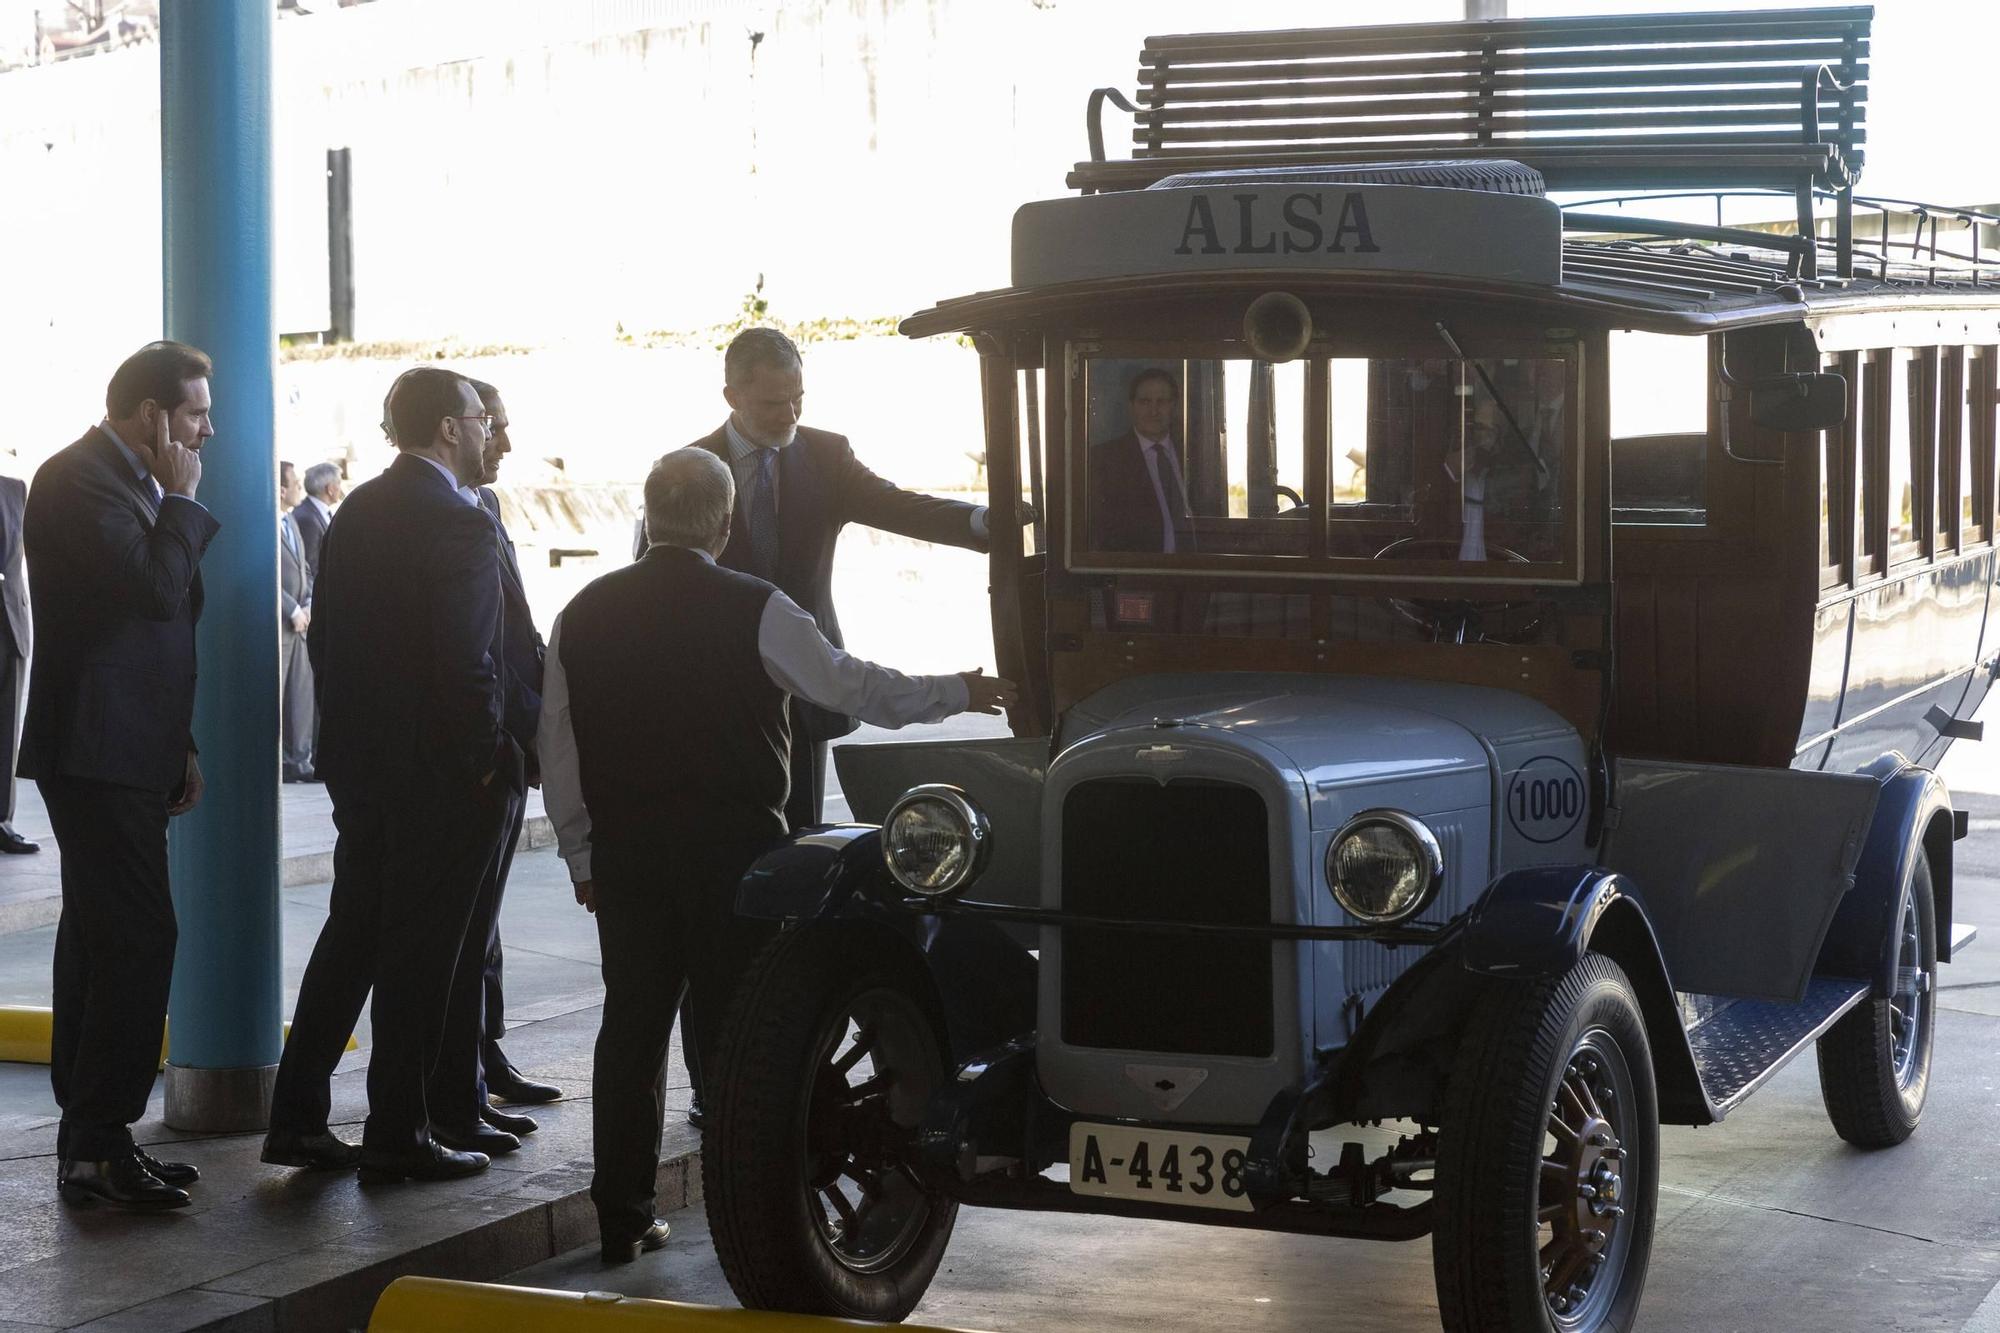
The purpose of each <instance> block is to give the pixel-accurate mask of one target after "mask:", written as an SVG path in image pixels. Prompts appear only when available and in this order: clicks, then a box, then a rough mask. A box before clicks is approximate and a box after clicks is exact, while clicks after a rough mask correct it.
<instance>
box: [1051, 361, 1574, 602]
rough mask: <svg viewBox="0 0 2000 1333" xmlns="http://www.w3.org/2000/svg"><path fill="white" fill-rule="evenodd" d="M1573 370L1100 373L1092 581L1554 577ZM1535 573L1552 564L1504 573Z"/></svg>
mask: <svg viewBox="0 0 2000 1333" xmlns="http://www.w3.org/2000/svg"><path fill="white" fill-rule="evenodd" d="M1571 366H1572V363H1571V362H1570V361H1569V360H1568V359H1566V358H1564V357H1562V356H1543V357H1453V356H1449V355H1445V356H1437V357H1427V356H1401V357H1372V358H1343V357H1321V358H1317V359H1308V360H1302V361H1293V362H1287V363H1285V364H1282V365H1273V364H1272V363H1270V362H1266V361H1258V360H1254V359H1251V358H1247V357H1245V358H1230V357H1214V358H1172V359H1168V358H1160V357H1139V356H1121V357H1110V356H1093V357H1090V358H1087V359H1086V361H1085V362H1084V366H1083V372H1084V381H1085V390H1086V393H1085V401H1086V413H1087V424H1086V423H1079V425H1082V426H1084V429H1085V434H1086V437H1087V443H1086V449H1085V452H1084V457H1083V460H1082V461H1083V462H1084V466H1082V467H1081V468H1076V469H1073V471H1072V477H1073V478H1074V481H1073V484H1074V483H1075V482H1081V484H1082V487H1083V491H1084V495H1083V498H1082V503H1080V504H1074V503H1073V504H1072V513H1073V514H1074V515H1075V516H1076V519H1075V520H1073V523H1074V524H1075V526H1073V529H1072V530H1073V532H1075V535H1076V540H1075V541H1074V543H1073V550H1074V551H1075V552H1077V553H1078V554H1080V555H1081V556H1082V557H1083V559H1082V560H1081V561H1079V562H1078V563H1079V564H1080V566H1081V567H1084V568H1089V567H1091V558H1092V557H1094V556H1102V557H1106V559H1105V560H1104V562H1103V563H1104V567H1106V568H1112V569H1131V568H1135V567H1147V568H1155V569H1172V568H1197V567H1214V566H1215V565H1216V564H1217V561H1216V559H1215V558H1216V557H1222V558H1224V559H1225V561H1227V562H1228V563H1233V564H1243V563H1244V562H1245V561H1246V560H1248V559H1250V558H1257V563H1258V564H1260V565H1261V564H1262V563H1263V561H1265V560H1269V561H1276V562H1279V566H1278V567H1279V568H1280V569H1282V567H1283V562H1286V561H1293V560H1297V561H1312V562H1313V563H1315V564H1318V563H1319V562H1341V563H1342V564H1345V563H1346V562H1350V561H1367V562H1371V564H1373V563H1374V562H1390V561H1399V562H1424V563H1425V564H1427V565H1431V566H1437V565H1440V564H1443V565H1449V566H1454V567H1462V566H1480V567H1481V569H1480V571H1479V574H1480V576H1481V577H1486V578H1491V577H1500V578H1506V577H1509V576H1510V575H1513V576H1518V577H1546V576H1547V573H1548V571H1547V568H1546V567H1547V566H1548V565H1549V564H1551V563H1560V562H1562V561H1563V560H1564V559H1565V547H1566V544H1567V543H1568V542H1569V540H1570V539H1569V538H1568V537H1567V536H1566V533H1568V532H1570V531H1571V528H1570V520H1571V519H1572V518H1573V517H1574V516H1573V515H1572V514H1571V513H1569V512H1568V510H1569V508H1570V506H1569V505H1568V504H1566V502H1565V498H1564V497H1565V495H1566V494H1568V493H1571V492H1573V490H1574V482H1573V477H1574V468H1573V460H1572V459H1571V458H1570V453H1571V449H1572V446H1571V443H1570V441H1571V437H1572V435H1573V433H1574V432H1573V429H1572V426H1571V423H1570V422H1569V420H1568V412H1569V403H1570V400H1571V396H1572V395H1571V391H1570V385H1571ZM1315 490H1319V491H1320V492H1321V494H1319V495H1315V494H1314V492H1315ZM1077 527H1080V528H1081V531H1080V532H1079V531H1076V528H1077ZM1134 557H1146V558H1145V559H1143V560H1136V559H1135V558H1134ZM1530 564H1532V565H1539V566H1543V569H1541V570H1540V571H1537V572H1535V573H1534V574H1532V575H1531V574H1530V571H1528V570H1526V569H1523V570H1520V571H1518V574H1517V575H1514V572H1513V571H1509V570H1508V569H1507V568H1506V566H1509V565H1530ZM1470 573H1471V571H1470V570H1461V571H1460V574H1461V575H1464V574H1470ZM1445 576H1446V577H1451V576H1453V575H1451V574H1450V573H1449V572H1446V574H1445Z"/></svg>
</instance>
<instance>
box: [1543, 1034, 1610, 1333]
mask: <svg viewBox="0 0 2000 1333" xmlns="http://www.w3.org/2000/svg"><path fill="white" fill-rule="evenodd" d="M1594 1035H1596V1034H1593V1036H1594ZM1621 1084H1623V1085H1625V1090H1626V1091H1627V1092H1628V1095H1629V1075H1628V1074H1627V1073H1626V1071H1625V1070H1624V1068H1623V1065H1622V1063H1620V1064H1618V1065H1617V1066H1616V1067H1613V1065H1612V1064H1611V1063H1610V1062H1609V1061H1608V1060H1607V1058H1606V1056H1605V1055H1603V1054H1601V1053H1600V1052H1599V1051H1598V1050H1597V1049H1595V1048H1594V1047H1593V1044H1592V1037H1591V1036H1587V1037H1585V1038H1584V1039H1583V1040H1582V1041H1580V1042H1579V1043H1578V1046H1577V1049H1576V1051H1575V1052H1574V1053H1573V1054H1572V1055H1571V1057H1570V1060H1569V1063H1568V1065H1567V1066H1566V1067H1565V1068H1564V1070H1563V1074H1562V1079H1561V1081H1560V1082H1559V1083H1558V1084H1557V1085H1556V1097H1555V1101H1554V1103H1553V1104H1552V1105H1551V1106H1550V1108H1549V1121H1548V1133H1547V1138H1546V1140H1545V1142H1546V1143H1547V1144H1549V1145H1550V1146H1549V1151H1548V1152H1547V1154H1546V1155H1545V1156H1544V1157H1543V1159H1542V1164H1541V1188H1540V1196H1539V1197H1540V1208H1539V1214H1538V1215H1539V1217H1540V1220H1541V1222H1542V1223H1543V1224H1544V1225H1545V1230H1544V1233H1543V1234H1544V1236H1545V1237H1546V1239H1545V1241H1544V1242H1543V1243H1542V1245H1541V1277H1542V1289H1543V1293H1544V1295H1545V1296H1546V1298H1547V1300H1548V1304H1549V1310H1550V1312H1551V1313H1552V1314H1553V1315H1555V1316H1556V1323H1557V1325H1558V1326H1559V1327H1563V1328H1569V1327H1578V1328H1581V1327H1587V1326H1590V1325H1591V1324H1592V1323H1593V1322H1594V1321H1595V1320H1596V1319H1597V1317H1598V1316H1599V1315H1601V1314H1602V1311H1601V1310H1599V1309H1597V1307H1598V1306H1600V1305H1602V1304H1604V1300H1602V1299H1599V1297H1600V1296H1603V1297H1606V1298H1608V1295H1609V1291H1610V1288H1611V1287H1613V1286H1614V1285H1615V1283H1609V1282H1606V1283H1600V1282H1599V1277H1600V1275H1601V1274H1602V1273H1603V1272H1604V1270H1605V1267H1606V1265H1607V1264H1609V1263H1610V1262H1611V1260H1612V1259H1613V1258H1614V1257H1618V1256H1622V1254H1623V1252H1624V1250H1625V1248H1626V1246H1625V1244H1624V1243H1623V1241H1624V1239H1625V1238H1624V1236H1623V1235H1622V1221H1621V1219H1623V1218H1624V1216H1625V1205H1626V1200H1627V1199H1628V1198H1629V1197H1630V1187H1629V1186H1628V1183H1627V1181H1626V1159H1625V1146H1624V1142H1623V1138H1622V1136H1621V1134H1620V1132H1619V1117H1620V1115H1621V1114H1622V1103H1621V1099H1620V1097H1619V1092H1620V1090H1621ZM1620 1262H1621V1263H1622V1258H1621V1259H1620ZM1614 1269H1615V1266H1614Z"/></svg>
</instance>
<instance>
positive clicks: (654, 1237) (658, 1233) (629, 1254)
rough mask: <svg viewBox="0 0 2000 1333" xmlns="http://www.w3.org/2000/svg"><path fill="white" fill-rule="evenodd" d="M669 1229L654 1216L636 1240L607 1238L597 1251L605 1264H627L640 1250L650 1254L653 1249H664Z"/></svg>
mask: <svg viewBox="0 0 2000 1333" xmlns="http://www.w3.org/2000/svg"><path fill="white" fill-rule="evenodd" d="M670 1231H671V1228H669V1227H668V1226H667V1224H666V1223H665V1222H664V1221H662V1220H661V1219H659V1218H657V1217H656V1218H654V1219H653V1225H651V1226H649V1227H647V1228H646V1229H645V1230H644V1231H642V1232H640V1233H639V1238H638V1239H637V1240H607V1241H605V1242H604V1243H603V1244H602V1245H600V1246H598V1250H597V1253H598V1255H599V1257H600V1258H602V1259H603V1260H604V1262H605V1263H607V1264H629V1263H631V1262H632V1261H633V1260H634V1259H637V1258H638V1257H639V1251H641V1250H644V1251H646V1252H647V1253H649V1254H650V1253H651V1252H652V1251H654V1250H658V1249H664V1248H665V1247H666V1244H667V1236H668V1235H669V1234H670Z"/></svg>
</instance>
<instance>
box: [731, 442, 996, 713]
mask: <svg viewBox="0 0 2000 1333" xmlns="http://www.w3.org/2000/svg"><path fill="white" fill-rule="evenodd" d="M695 446H696V447H697V448H701V449H706V450H708V451H709V452H710V453H713V454H715V455H717V456H718V457H719V458H721V459H722V461H723V462H725V463H727V462H728V461H729V433H728V430H727V428H725V427H717V428H716V429H715V431H714V432H713V433H712V434H709V435H706V436H704V437H702V438H701V439H699V440H696V441H695ZM748 503H749V497H748V495H747V494H743V495H739V496H738V497H737V506H736V507H737V511H738V513H739V514H741V513H742V512H743V510H744V509H745V507H746V506H747V505H748ZM977 507H978V506H976V505H969V504H966V503H964V502H962V501H959V500H940V499H938V498H937V497H935V496H930V495H918V494H916V493H915V492H912V491H906V490H902V489H901V488H899V487H897V486H896V485H895V484H894V483H893V482H889V481H885V480H883V479H882V478H881V477H878V476H876V475H875V474H874V473H873V472H870V471H869V470H868V469H867V468H866V467H865V466H863V465H862V462H861V460H860V459H858V458H856V457H855V456H854V449H853V446H851V445H850V444H848V442H847V437H846V436H845V435H835V434H833V433H832V432H831V431H824V430H814V429H812V428H811V427H809V426H801V427H799V433H798V438H797V439H795V440H793V441H792V443H790V444H788V445H786V446H785V447H784V448H783V449H781V450H780V451H779V452H778V576H777V578H776V580H774V581H775V582H776V583H777V585H778V587H779V588H781V589H783V590H784V593H785V595H786V596H787V597H790V598H791V599H792V600H793V601H794V602H797V603H798V604H799V605H800V606H801V607H802V608H804V609H805V610H806V611H807V612H809V613H810V614H811V615H812V618H813V619H814V620H815V621H817V622H818V624H819V628H820V633H822V634H824V635H826V637H827V640H828V641H829V642H831V643H832V644H833V645H834V646H835V647H837V648H838V647H843V646H844V644H845V641H844V640H843V639H842V638H841V635H840V618H839V617H838V616H836V615H835V614H834V611H833V553H834V547H835V546H836V545H837V544H838V542H839V540H840V530H841V529H842V528H843V527H845V526H846V525H847V524H849V523H860V524H862V525H863V526H865V527H870V528H879V529H881V530H882V531H884V532H894V533H897V534H899V535H901V536H904V537H912V538H915V539H916V540H918V541H924V542H938V543H941V544H943V545H946V546H963V547H966V548H967V549H969V550H974V551H983V550H985V549H986V547H985V544H984V543H983V542H981V541H980V540H978V539H977V538H975V537H974V536H973V535H972V514H973V511H974V510H975V509H976V508H977ZM720 563H721V564H722V565H724V566H726V567H727V568H730V569H741V570H750V533H749V525H748V524H747V523H744V522H743V521H741V519H740V518H739V520H738V521H737V523H736V525H735V528H734V530H733V531H732V532H731V534H730V538H729V546H728V548H727V549H726V550H724V551H723V553H722V559H721V561H720ZM750 572H753V573H754V572H755V571H754V570H750ZM794 708H795V709H796V717H797V718H798V731H799V733H800V734H801V735H802V736H803V738H804V739H806V740H813V741H823V740H831V739H833V738H834V737H836V736H845V735H846V734H847V733H849V732H850V731H853V730H854V728H855V727H856V726H858V725H859V723H857V722H856V721H855V720H854V719H853V718H851V717H844V716H842V715H841V714H839V713H830V712H828V711H826V710H825V709H823V708H819V707H817V706H815V705H813V704H808V703H806V702H805V701H804V700H796V701H795V702H794Z"/></svg>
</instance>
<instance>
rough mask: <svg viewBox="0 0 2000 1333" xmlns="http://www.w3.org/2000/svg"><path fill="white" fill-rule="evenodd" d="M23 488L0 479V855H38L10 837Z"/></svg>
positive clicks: (22, 617)
mask: <svg viewBox="0 0 2000 1333" xmlns="http://www.w3.org/2000/svg"><path fill="white" fill-rule="evenodd" d="M27 505H28V483H27V482H25V481H22V480H21V479H20V478H19V477H0V763H4V764H5V771H4V774H0V852H12V853H15V854H17V855H23V854H26V853H28V852H39V851H40V850H42V848H41V844H40V843H37V842H32V841H30V840H29V839H27V838H24V837H22V836H21V835H20V834H19V833H16V832H15V831H14V760H15V756H16V754H17V751H18V749H19V746H18V740H19V737H20V730H21V696H22V694H23V693H24V692H25V691H26V690H27V687H28V672H27V661H28V656H29V654H30V652H31V651H32V650H33V647H34V642H35V636H34V632H33V630H32V629H31V628H30V627H29V623H28V575H27V570H26V567H25V566H24V565H23V563H22V560H21V518H22V514H23V512H24V511H25V510H26V509H27Z"/></svg>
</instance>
